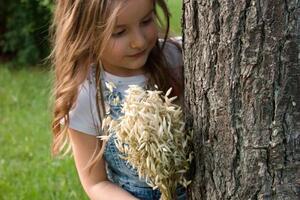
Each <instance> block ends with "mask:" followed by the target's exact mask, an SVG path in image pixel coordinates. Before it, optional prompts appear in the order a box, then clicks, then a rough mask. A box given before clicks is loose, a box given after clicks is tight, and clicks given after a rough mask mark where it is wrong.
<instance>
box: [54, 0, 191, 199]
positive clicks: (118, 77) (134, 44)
mask: <svg viewBox="0 0 300 200" xmlns="http://www.w3.org/2000/svg"><path fill="white" fill-rule="evenodd" d="M157 7H160V8H161V10H162V11H163V14H164V17H165V18H166V20H165V21H166V28H165V33H164V37H163V39H159V36H158V35H159V34H160V30H162V29H163V28H162V27H163V23H162V22H163V21H162V20H161V19H160V18H159V16H158V14H157V10H156V8H157ZM52 30H53V52H52V54H51V55H52V59H53V64H54V67H55V68H54V72H55V82H54V91H53V94H54V100H55V102H54V117H53V122H52V131H53V145H52V153H53V154H54V155H57V154H59V153H60V152H62V151H64V152H65V153H67V152H69V150H72V153H73V156H74V160H75V164H76V168H77V171H78V175H79V178H80V181H81V184H82V186H83V188H84V190H85V192H86V193H87V195H88V196H89V198H90V199H93V200H100V199H104V200H108V199H109V200H113V199H116V200H120V199H122V200H126V199H128V200H129V199H149V200H154V199H159V197H160V192H159V191H158V190H152V188H150V187H149V186H148V185H147V184H146V182H145V180H141V179H139V177H138V174H137V172H136V171H135V169H134V168H133V167H132V166H131V165H130V164H128V163H127V162H126V161H125V160H122V159H121V158H120V157H119V156H118V150H117V148H116V146H115V144H114V139H115V138H114V137H110V139H109V140H108V141H107V142H103V141H101V140H99V139H98V138H97V137H96V136H99V135H101V134H103V133H102V131H101V128H100V127H101V121H102V119H103V117H105V116H106V115H111V117H112V118H115V119H116V118H118V117H119V116H120V114H121V107H122V104H120V103H116V102H118V101H115V100H116V99H119V100H121V101H119V102H122V100H123V99H124V95H125V93H124V91H125V90H126V89H127V88H128V85H132V84H135V85H140V86H143V87H145V88H149V87H152V86H153V85H154V84H156V85H158V86H159V89H161V90H164V91H166V90H167V89H168V88H169V87H173V95H176V96H180V95H182V77H181V70H182V69H181V68H182V65H183V63H182V58H181V57H182V55H181V51H180V47H179V45H178V44H177V43H176V42H175V41H172V40H170V39H168V31H169V12H168V9H167V6H166V3H165V1H164V0H85V1H84V0H71V1H63V0H57V1H56V8H55V13H54V21H53V26H52ZM179 39H180V38H179ZM107 82H112V83H113V84H114V85H115V88H113V89H111V88H107V84H106V83H107ZM176 193H177V199H186V193H185V189H184V188H183V187H178V189H177V191H176Z"/></svg>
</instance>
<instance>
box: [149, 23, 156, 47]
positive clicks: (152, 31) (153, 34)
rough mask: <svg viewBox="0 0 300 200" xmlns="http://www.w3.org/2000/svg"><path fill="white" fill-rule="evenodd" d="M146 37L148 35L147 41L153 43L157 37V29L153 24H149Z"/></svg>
mask: <svg viewBox="0 0 300 200" xmlns="http://www.w3.org/2000/svg"><path fill="white" fill-rule="evenodd" d="M147 37H148V40H149V42H150V43H151V44H153V45H154V44H155V42H156V40H157V38H158V29H157V27H156V26H155V25H153V26H150V27H149V28H148V29H147Z"/></svg>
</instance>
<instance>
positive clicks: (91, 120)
mask: <svg viewBox="0 0 300 200" xmlns="http://www.w3.org/2000/svg"><path fill="white" fill-rule="evenodd" d="M92 86H93V85H92V84H91V83H89V80H86V81H85V82H84V83H83V84H82V85H81V87H80V88H79V94H78V97H77V100H76V102H75V106H74V108H73V109H72V110H71V111H70V113H69V121H70V123H69V128H72V129H74V130H77V131H80V132H83V133H86V134H88V135H94V136H96V135H100V133H101V132H100V131H101V126H100V120H99V116H98V113H97V107H96V100H95V95H96V94H95V93H96V92H95V91H96V90H95V89H94V88H93V87H92Z"/></svg>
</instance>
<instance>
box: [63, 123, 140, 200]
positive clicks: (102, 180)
mask: <svg viewBox="0 0 300 200" xmlns="http://www.w3.org/2000/svg"><path fill="white" fill-rule="evenodd" d="M68 131H69V136H70V141H71V145H72V150H73V155H74V160H75V165H76V168H77V173H78V175H79V179H80V182H81V184H82V186H83V189H84V190H85V192H86V193H87V195H88V196H89V198H90V199H92V200H108V199H109V200H114V199H116V200H119V199H122V200H136V199H137V198H135V197H134V196H132V195H131V194H130V193H129V192H127V191H125V190H123V189H122V188H121V187H119V186H117V185H115V184H113V183H112V182H110V181H109V180H108V179H107V177H106V171H105V161H104V159H103V158H102V159H101V160H100V161H99V162H98V163H97V164H96V165H95V167H93V168H92V170H91V171H90V173H89V171H88V169H85V166H86V164H87V162H88V161H89V159H90V158H91V156H92V155H93V153H94V150H95V148H96V144H97V142H100V141H99V139H97V138H96V137H95V136H91V135H87V134H84V133H82V132H79V131H76V130H74V129H71V128H69V130H68Z"/></svg>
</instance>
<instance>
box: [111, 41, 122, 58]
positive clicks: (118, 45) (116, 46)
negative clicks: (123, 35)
mask: <svg viewBox="0 0 300 200" xmlns="http://www.w3.org/2000/svg"><path fill="white" fill-rule="evenodd" d="M123 43H124V42H122V41H113V42H110V44H109V45H108V46H107V51H108V52H109V56H110V57H114V59H118V58H120V56H122V55H123V54H124V49H125V47H124V45H123Z"/></svg>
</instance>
